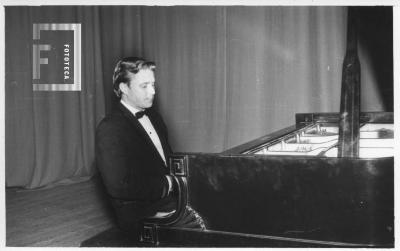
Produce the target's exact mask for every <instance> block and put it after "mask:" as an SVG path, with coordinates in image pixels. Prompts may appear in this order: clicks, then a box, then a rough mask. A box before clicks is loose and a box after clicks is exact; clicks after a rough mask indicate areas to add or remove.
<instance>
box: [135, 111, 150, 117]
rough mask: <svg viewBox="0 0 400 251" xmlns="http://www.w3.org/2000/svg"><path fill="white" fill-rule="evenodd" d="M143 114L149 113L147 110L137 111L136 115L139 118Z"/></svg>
mask: <svg viewBox="0 0 400 251" xmlns="http://www.w3.org/2000/svg"><path fill="white" fill-rule="evenodd" d="M143 115H147V111H146V110H144V111H140V112H137V113H135V117H136V118H137V119H140V118H141V117H143Z"/></svg>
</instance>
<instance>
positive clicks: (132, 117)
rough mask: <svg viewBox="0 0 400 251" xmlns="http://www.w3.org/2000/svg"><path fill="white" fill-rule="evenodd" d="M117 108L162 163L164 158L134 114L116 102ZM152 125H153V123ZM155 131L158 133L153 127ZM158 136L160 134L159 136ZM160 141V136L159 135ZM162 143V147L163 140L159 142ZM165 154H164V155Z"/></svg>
mask: <svg viewBox="0 0 400 251" xmlns="http://www.w3.org/2000/svg"><path fill="white" fill-rule="evenodd" d="M118 107H119V109H120V110H121V112H122V114H123V115H124V116H125V117H126V118H127V119H128V120H129V122H130V123H131V124H132V126H133V127H134V130H136V132H138V134H139V135H140V136H141V137H142V138H143V139H144V141H145V142H146V144H147V145H148V146H149V147H150V148H151V149H152V150H153V152H154V153H155V155H156V156H158V158H159V160H160V161H161V162H162V163H164V160H163V159H162V157H161V156H160V154H159V152H158V150H157V148H156V146H155V145H154V144H153V141H152V140H151V138H150V136H149V135H148V134H147V132H146V130H145V129H144V128H143V126H142V124H140V122H139V120H138V119H137V118H136V117H135V115H133V114H132V113H131V112H130V111H129V110H128V109H127V108H126V107H125V106H124V105H123V104H121V103H119V104H118ZM151 122H152V123H153V121H152V120H151ZM153 127H155V125H154V124H153ZM154 129H155V130H156V131H157V134H159V130H158V129H156V128H154ZM159 137H160V136H159ZM160 141H162V140H161V137H160ZM161 144H162V145H163V148H164V144H163V142H162V143H161ZM164 155H165V150H164ZM165 156H166V155H165Z"/></svg>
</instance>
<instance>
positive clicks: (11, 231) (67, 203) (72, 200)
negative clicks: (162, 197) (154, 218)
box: [6, 178, 113, 247]
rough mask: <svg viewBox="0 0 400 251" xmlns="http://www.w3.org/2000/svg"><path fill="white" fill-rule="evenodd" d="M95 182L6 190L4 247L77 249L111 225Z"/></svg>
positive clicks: (97, 184) (109, 213)
mask: <svg viewBox="0 0 400 251" xmlns="http://www.w3.org/2000/svg"><path fill="white" fill-rule="evenodd" d="M112 217H113V215H112V212H111V209H110V207H109V205H108V204H107V200H106V198H105V197H104V190H103V187H102V185H101V182H100V181H99V179H98V178H92V179H91V180H89V181H85V182H81V183H77V184H70V185H62V186H57V187H53V188H49V189H43V190H22V189H17V188H9V189H6V246H8V247H26V246H29V247H45V246H49V247H78V246H79V245H80V243H81V242H82V241H84V240H86V239H88V238H90V237H92V236H94V235H96V234H98V233H100V232H103V231H104V230H106V229H108V228H110V227H111V226H112V225H113V218H112Z"/></svg>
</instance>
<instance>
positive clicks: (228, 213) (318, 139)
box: [141, 8, 394, 248]
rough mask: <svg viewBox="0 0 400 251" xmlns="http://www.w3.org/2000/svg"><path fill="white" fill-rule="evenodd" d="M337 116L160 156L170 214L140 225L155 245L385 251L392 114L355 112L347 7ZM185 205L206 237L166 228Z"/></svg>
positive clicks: (352, 28) (390, 240)
mask: <svg viewBox="0 0 400 251" xmlns="http://www.w3.org/2000/svg"><path fill="white" fill-rule="evenodd" d="M348 17H349V18H348V31H347V32H348V34H347V51H346V57H345V60H344V63H343V76H342V94H341V107H340V112H338V113H301V114H296V116H295V121H296V122H295V124H294V125H292V126H290V127H288V128H284V129H282V130H279V131H277V132H274V133H271V134H268V135H266V136H263V137H260V138H258V139H255V140H252V141H250V142H247V143H244V144H242V145H239V146H237V147H234V148H232V149H228V150H226V151H224V152H222V153H218V154H215V153H214V154H210V153H177V154H174V155H172V156H169V158H168V163H169V168H170V172H171V175H173V177H174V179H175V180H176V182H177V183H178V184H179V186H178V190H179V194H180V196H179V199H178V208H177V210H176V212H175V213H174V214H173V215H171V216H169V217H166V218H151V219H146V220H145V222H144V225H143V229H142V233H141V241H142V242H143V243H148V244H149V245H155V246H194V247H200V246H212V247H221V246H222V247H239V246H246V247H259V246H262V247H385V248H388V247H394V157H393V156H394V136H393V135H394V128H393V113H392V112H360V100H359V98H360V93H359V89H360V77H359V72H360V69H359V62H358V57H357V40H356V19H355V17H356V14H355V13H354V12H353V10H352V9H351V8H349V16H348ZM187 205H189V206H190V207H192V208H193V209H194V210H196V211H197V212H198V214H199V216H200V217H201V218H202V219H203V220H204V222H205V225H206V230H204V231H202V230H199V229H190V228H174V227H171V224H172V223H173V222H175V221H176V220H178V219H179V218H180V217H182V213H183V211H184V208H185V207H186V206H187Z"/></svg>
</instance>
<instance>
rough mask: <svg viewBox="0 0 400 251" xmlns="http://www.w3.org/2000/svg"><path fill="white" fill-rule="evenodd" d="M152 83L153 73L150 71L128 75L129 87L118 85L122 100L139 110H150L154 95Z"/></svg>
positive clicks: (122, 84) (153, 80)
mask: <svg viewBox="0 0 400 251" xmlns="http://www.w3.org/2000/svg"><path fill="white" fill-rule="evenodd" d="M154 82H155V79H154V72H153V71H152V70H150V69H143V70H140V71H139V72H138V73H136V74H133V73H130V86H128V85H126V84H125V83H121V84H120V89H121V91H122V93H123V95H122V99H123V100H124V101H125V102H127V103H128V104H130V105H131V106H133V107H135V108H137V109H139V110H143V109H146V108H150V107H151V106H152V105H153V100H154V95H155V94H156V91H155V86H154Z"/></svg>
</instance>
